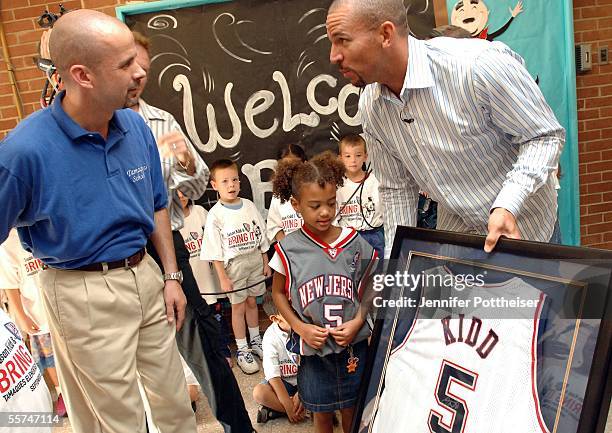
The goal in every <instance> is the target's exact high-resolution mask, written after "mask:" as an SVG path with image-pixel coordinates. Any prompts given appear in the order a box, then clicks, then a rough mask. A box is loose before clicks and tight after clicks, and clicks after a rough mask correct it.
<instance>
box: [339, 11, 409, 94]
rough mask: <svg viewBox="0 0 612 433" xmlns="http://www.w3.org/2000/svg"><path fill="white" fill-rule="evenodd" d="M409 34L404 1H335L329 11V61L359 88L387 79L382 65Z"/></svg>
mask: <svg viewBox="0 0 612 433" xmlns="http://www.w3.org/2000/svg"><path fill="white" fill-rule="evenodd" d="M407 35H408V22H407V18H406V8H405V7H404V4H403V2H402V0H335V1H334V2H332V4H331V6H330V7H329V10H328V12H327V36H328V38H329V40H330V41H331V44H332V47H331V52H330V56H329V58H330V61H331V62H332V63H335V64H337V65H338V67H339V68H340V72H341V73H342V74H343V75H344V76H345V77H346V78H348V79H349V80H350V81H351V83H352V84H353V85H355V86H357V87H364V86H365V85H366V84H369V83H373V82H375V81H384V79H381V78H380V74H381V71H382V70H383V69H384V68H382V67H381V66H382V65H384V64H385V60H386V59H389V58H392V57H394V56H395V55H396V54H397V53H396V52H395V50H397V46H398V44H405V43H406V37H407Z"/></svg>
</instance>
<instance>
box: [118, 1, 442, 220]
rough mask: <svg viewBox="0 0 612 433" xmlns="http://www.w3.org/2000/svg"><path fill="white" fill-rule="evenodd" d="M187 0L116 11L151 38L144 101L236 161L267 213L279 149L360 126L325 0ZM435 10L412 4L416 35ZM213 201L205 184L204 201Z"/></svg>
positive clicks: (324, 142)
mask: <svg viewBox="0 0 612 433" xmlns="http://www.w3.org/2000/svg"><path fill="white" fill-rule="evenodd" d="M183 3H186V4H187V6H184V7H180V6H181V2H176V1H175V2H168V1H161V2H153V3H146V4H143V5H133V6H123V7H120V8H118V9H117V12H118V16H119V18H121V19H123V20H124V21H125V22H126V24H127V25H128V26H129V27H130V28H131V29H133V30H137V31H139V32H141V33H142V34H144V35H145V36H148V37H149V38H150V39H151V69H150V72H149V82H148V85H147V88H146V90H145V93H144V94H143V98H144V99H145V100H146V101H147V102H148V103H150V104H152V105H154V106H157V107H160V108H162V109H164V110H167V111H169V112H171V113H172V114H173V115H174V116H175V117H176V119H177V120H178V121H179V123H181V125H182V126H183V127H184V131H185V133H187V134H188V136H189V138H190V139H191V141H192V142H193V143H194V144H195V146H196V147H197V148H198V150H199V151H200V152H201V154H202V156H203V158H204V160H205V161H206V162H207V163H208V164H209V165H210V164H211V163H212V162H213V161H214V160H216V159H219V158H230V159H232V160H235V161H236V162H237V163H238V165H239V166H240V170H241V174H242V182H241V195H242V196H244V197H249V198H252V199H253V201H254V202H255V204H256V205H257V207H258V208H259V209H260V210H262V212H264V214H265V208H267V207H268V204H269V200H270V198H271V183H270V178H271V175H272V174H273V170H274V167H275V164H276V158H277V157H278V153H279V151H280V150H281V149H282V148H283V146H285V145H286V144H288V143H299V144H301V145H302V146H303V147H304V149H305V150H306V153H307V155H309V156H312V155H314V154H316V153H318V152H320V151H322V150H325V149H335V148H336V146H337V140H338V139H339V138H340V137H341V136H342V135H345V134H347V133H351V132H353V133H355V132H357V133H358V132H361V128H360V121H359V115H358V113H357V105H358V100H359V89H357V88H356V87H354V86H352V85H351V84H350V83H348V82H347V81H346V80H345V79H344V78H343V77H342V76H341V74H339V72H338V70H337V67H336V66H335V65H331V64H330V62H329V50H330V43H329V40H328V39H327V36H326V28H325V19H326V15H327V8H328V6H329V4H330V3H331V0H236V1H230V2H221V3H210V2H208V3H204V4H200V3H203V2H198V1H195V2H194V1H193V0H192V1H187V2H183ZM442 3H443V2H442ZM436 4H437V3H436ZM435 9H436V8H435V7H434V2H433V0H417V1H414V2H412V3H411V5H409V7H408V12H409V21H410V23H411V28H413V32H414V33H415V34H416V35H417V36H423V33H425V34H426V33H428V32H429V30H430V29H431V28H432V27H433V26H434V25H436V20H435V17H434V16H433V15H434V14H435ZM438 9H440V8H438ZM441 9H442V10H443V12H444V18H443V19H444V20H446V16H445V14H446V9H445V8H441ZM215 199H216V194H214V192H212V191H209V193H208V194H207V197H205V198H204V199H203V201H204V203H203V204H205V205H207V204H208V205H210V204H211V203H214V201H215Z"/></svg>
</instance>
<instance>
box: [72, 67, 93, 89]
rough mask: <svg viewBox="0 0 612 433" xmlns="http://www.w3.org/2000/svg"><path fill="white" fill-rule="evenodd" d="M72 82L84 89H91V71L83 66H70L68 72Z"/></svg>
mask: <svg viewBox="0 0 612 433" xmlns="http://www.w3.org/2000/svg"><path fill="white" fill-rule="evenodd" d="M68 73H69V74H70V77H71V78H72V81H74V82H75V83H76V84H77V85H78V86H81V87H84V88H86V89H91V88H93V80H92V75H93V74H92V71H91V69H89V68H88V67H87V66H84V65H72V66H71V67H70V70H69V71H68Z"/></svg>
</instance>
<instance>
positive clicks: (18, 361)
mask: <svg viewBox="0 0 612 433" xmlns="http://www.w3.org/2000/svg"><path fill="white" fill-rule="evenodd" d="M0 411H1V412H38V416H41V417H43V416H44V420H45V421H47V422H48V421H49V420H48V419H47V418H49V417H51V416H53V415H54V414H52V413H51V412H52V411H53V403H52V401H51V395H50V394H49V390H48V389H47V385H46V384H45V380H44V379H43V377H42V374H41V373H40V370H39V369H38V366H37V365H36V362H34V358H33V357H32V355H31V354H30V352H29V351H28V349H27V348H26V346H25V344H24V343H23V339H22V337H21V334H20V332H19V330H18V329H17V325H15V323H14V322H13V321H12V320H11V319H10V317H9V316H8V314H6V313H5V312H4V310H2V309H0ZM43 413H44V415H43ZM4 421H7V420H6V419H5V420H4ZM33 421H35V420H33ZM38 422H40V420H39V421H38ZM12 432H19V433H51V427H19V428H16V426H11V427H0V433H12Z"/></svg>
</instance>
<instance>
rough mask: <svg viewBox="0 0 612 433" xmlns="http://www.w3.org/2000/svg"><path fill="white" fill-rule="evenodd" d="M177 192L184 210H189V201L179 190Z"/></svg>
mask: <svg viewBox="0 0 612 433" xmlns="http://www.w3.org/2000/svg"><path fill="white" fill-rule="evenodd" d="M176 192H177V195H178V198H179V200H180V201H181V207H182V208H183V209H187V206H189V199H188V198H187V197H185V195H184V194H183V193H182V192H180V191H179V190H177V191H176Z"/></svg>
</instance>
